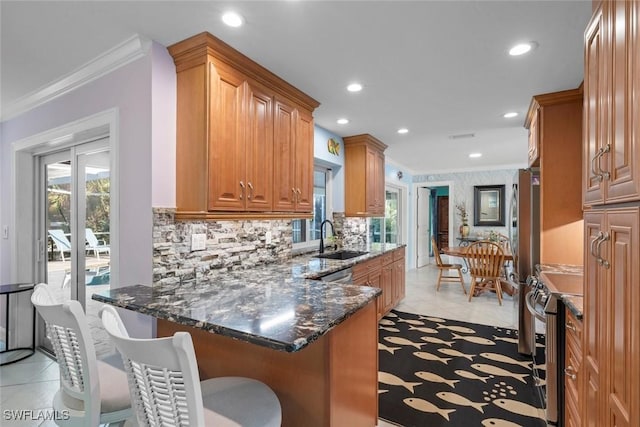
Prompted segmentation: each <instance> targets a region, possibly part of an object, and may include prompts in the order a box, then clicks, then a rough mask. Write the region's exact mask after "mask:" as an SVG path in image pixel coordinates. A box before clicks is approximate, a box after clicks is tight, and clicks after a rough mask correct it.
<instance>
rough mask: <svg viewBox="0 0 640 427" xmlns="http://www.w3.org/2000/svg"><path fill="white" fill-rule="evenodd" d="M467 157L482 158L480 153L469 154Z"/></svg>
mask: <svg viewBox="0 0 640 427" xmlns="http://www.w3.org/2000/svg"><path fill="white" fill-rule="evenodd" d="M469 157H470V158H472V159H475V158H478V157H482V153H471V154H469Z"/></svg>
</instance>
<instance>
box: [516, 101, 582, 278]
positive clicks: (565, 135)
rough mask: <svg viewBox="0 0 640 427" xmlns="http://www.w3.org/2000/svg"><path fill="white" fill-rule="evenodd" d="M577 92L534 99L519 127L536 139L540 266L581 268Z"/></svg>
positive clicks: (580, 133)
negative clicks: (526, 129)
mask: <svg viewBox="0 0 640 427" xmlns="http://www.w3.org/2000/svg"><path fill="white" fill-rule="evenodd" d="M582 105H583V102H582V90H581V89H571V90H565V91H561V92H553V93H547V94H543V95H536V96H534V97H533V99H532V100H531V105H530V107H529V112H528V114H527V121H526V122H525V126H526V127H527V128H528V129H529V130H530V132H531V133H532V134H534V133H535V134H537V135H538V137H537V139H538V160H537V164H538V165H539V167H540V262H541V263H543V264H572V265H582V264H583V262H584V260H583V242H582V239H581V238H580V237H581V236H582V233H583V229H582Z"/></svg>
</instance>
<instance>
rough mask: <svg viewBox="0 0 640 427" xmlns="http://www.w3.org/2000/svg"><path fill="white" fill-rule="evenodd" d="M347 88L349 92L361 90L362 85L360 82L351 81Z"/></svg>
mask: <svg viewBox="0 0 640 427" xmlns="http://www.w3.org/2000/svg"><path fill="white" fill-rule="evenodd" d="M347 90H348V91H349V92H360V91H361V90H362V85H361V84H360V83H351V84H350V85H349V86H347Z"/></svg>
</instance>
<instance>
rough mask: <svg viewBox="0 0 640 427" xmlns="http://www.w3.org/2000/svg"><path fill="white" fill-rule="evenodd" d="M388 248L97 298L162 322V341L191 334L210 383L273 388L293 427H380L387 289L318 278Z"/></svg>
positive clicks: (287, 422) (202, 372) (295, 260)
mask: <svg viewBox="0 0 640 427" xmlns="http://www.w3.org/2000/svg"><path fill="white" fill-rule="evenodd" d="M395 249H397V246H396V245H381V246H378V247H377V248H376V249H375V250H370V251H369V253H368V254H366V255H363V256H360V257H357V258H353V259H350V260H346V261H340V260H331V259H319V258H315V257H313V256H300V257H295V258H292V259H291V260H289V261H288V262H285V263H279V264H269V265H265V266H262V267H260V268H254V269H248V270H239V271H232V272H228V273H226V274H224V275H223V276H221V277H219V278H217V279H215V280H206V281H201V280H193V281H188V282H184V283H176V284H165V285H157V286H153V287H150V286H142V285H136V286H128V287H124V288H120V289H114V290H110V291H105V292H101V293H96V294H94V295H93V299H95V300H97V301H101V302H104V303H108V304H112V305H115V306H118V307H122V308H126V309H129V310H132V311H136V312H139V313H144V314H147V315H150V316H153V317H156V318H157V319H158V325H157V335H158V336H170V335H172V334H173V333H175V332H176V331H188V332H189V333H190V334H191V336H192V337H193V341H194V346H195V351H196V355H197V358H198V365H199V370H200V377H201V379H206V378H211V377H217V376H225V375H239V376H247V377H251V378H255V379H257V380H260V381H263V382H265V383H267V384H268V385H269V386H270V387H271V388H272V389H273V390H274V391H275V392H276V394H277V395H278V398H279V399H280V402H281V404H282V408H283V426H300V425H305V426H342V425H349V426H368V427H372V426H375V425H376V423H377V401H378V400H377V399H378V391H377V370H378V369H377V366H378V360H377V340H378V339H377V306H376V298H377V297H378V296H379V295H380V294H381V291H380V289H377V288H373V287H368V286H358V285H345V284H334V283H330V282H322V281H318V280H315V279H317V278H319V277H321V276H323V275H325V274H328V273H331V272H334V271H337V270H340V269H343V268H345V267H350V266H352V265H354V264H356V263H362V262H363V261H368V260H371V259H375V258H377V257H380V256H384V255H385V254H387V253H390V252H391V251H393V250H395Z"/></svg>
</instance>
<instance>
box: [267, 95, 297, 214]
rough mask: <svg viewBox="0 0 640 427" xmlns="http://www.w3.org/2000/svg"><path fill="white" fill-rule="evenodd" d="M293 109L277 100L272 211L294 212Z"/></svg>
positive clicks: (294, 124)
mask: <svg viewBox="0 0 640 427" xmlns="http://www.w3.org/2000/svg"><path fill="white" fill-rule="evenodd" d="M295 129H296V121H295V109H294V107H293V106H291V105H289V104H287V103H286V102H283V101H280V100H277V101H276V109H275V125H274V147H275V149H274V156H273V172H274V182H275V185H274V193H275V206H274V209H276V210H279V211H294V210H295V201H296V196H297V193H296V187H295V168H296V158H295V149H296V147H295V142H294V140H295Z"/></svg>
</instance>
